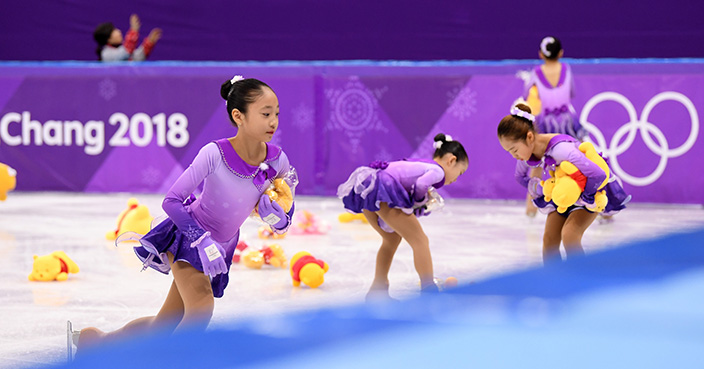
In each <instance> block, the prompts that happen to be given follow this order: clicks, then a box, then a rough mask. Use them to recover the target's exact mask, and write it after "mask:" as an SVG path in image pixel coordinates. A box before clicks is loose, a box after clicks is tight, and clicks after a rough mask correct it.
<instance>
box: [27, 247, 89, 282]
mask: <svg viewBox="0 0 704 369" xmlns="http://www.w3.org/2000/svg"><path fill="white" fill-rule="evenodd" d="M69 273H78V265H77V264H76V263H74V262H73V260H71V258H69V257H68V256H67V255H66V253H64V252H63V251H54V252H52V253H51V254H49V255H43V256H37V255H34V265H33V266H32V273H31V274H30V275H29V280H30V281H65V280H67V279H68V274H69Z"/></svg>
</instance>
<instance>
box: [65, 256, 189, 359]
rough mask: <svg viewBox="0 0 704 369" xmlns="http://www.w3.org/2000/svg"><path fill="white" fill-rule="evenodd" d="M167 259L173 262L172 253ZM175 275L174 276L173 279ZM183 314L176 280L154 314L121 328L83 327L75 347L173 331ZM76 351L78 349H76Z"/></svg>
mask: <svg viewBox="0 0 704 369" xmlns="http://www.w3.org/2000/svg"><path fill="white" fill-rule="evenodd" d="M168 256H169V261H171V262H172V264H173V255H172V254H171V253H168ZM175 278H176V277H175V276H174V279H175ZM183 314H184V303H183V300H182V298H181V294H180V293H179V291H178V288H177V285H176V281H175V280H174V282H172V283H171V288H170V289H169V293H168V294H167V295H166V300H164V304H163V305H162V307H161V309H160V310H159V313H158V314H157V315H156V316H147V317H142V318H138V319H135V320H133V321H131V322H129V323H127V324H126V325H125V326H123V327H122V328H120V329H118V330H115V331H112V332H108V333H105V332H103V331H101V330H100V329H98V328H95V327H89V328H84V329H82V330H81V332H80V336H79V339H78V343H77V347H78V348H79V349H81V348H84V347H89V346H92V345H95V344H98V343H101V342H103V341H106V340H114V339H121V338H124V337H129V336H131V335H138V334H141V333H144V332H148V331H149V330H151V329H164V330H167V331H170V332H173V331H174V330H175V329H176V327H177V326H178V324H179V323H180V322H181V319H182V318H183ZM77 353H78V351H77Z"/></svg>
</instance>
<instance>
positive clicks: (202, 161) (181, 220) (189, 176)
mask: <svg viewBox="0 0 704 369" xmlns="http://www.w3.org/2000/svg"><path fill="white" fill-rule="evenodd" d="M211 145H215V143H210V144H208V145H206V146H205V147H203V148H202V149H201V150H200V152H198V155H196V158H195V159H193V162H192V163H191V165H189V166H188V168H186V170H185V171H184V172H183V174H181V176H180V177H179V178H178V179H177V180H176V182H174V184H173V186H171V188H170V189H169V192H168V193H167V194H166V197H165V198H164V202H163V203H162V208H163V209H164V211H165V212H166V214H167V215H168V216H169V218H170V219H171V220H172V221H173V222H174V224H175V225H176V227H178V229H179V230H181V232H183V233H184V234H185V235H186V236H187V237H188V238H189V240H190V241H191V242H193V241H195V240H197V239H198V238H200V237H201V236H202V235H203V233H205V231H204V230H203V229H202V228H201V227H200V226H199V225H198V223H196V221H195V220H194V219H193V217H192V216H191V214H190V213H189V212H188V210H187V208H186V205H185V204H184V202H185V201H186V199H188V198H189V197H190V196H191V194H192V193H193V191H195V189H196V188H197V187H198V185H200V183H201V182H203V180H204V179H205V177H207V176H208V175H210V174H212V173H213V171H214V170H215V165H216V160H220V154H219V152H218V151H217V148H216V147H215V146H212V147H211Z"/></svg>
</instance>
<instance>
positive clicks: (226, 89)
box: [220, 79, 232, 101]
mask: <svg viewBox="0 0 704 369" xmlns="http://www.w3.org/2000/svg"><path fill="white" fill-rule="evenodd" d="M231 88H232V84H231V83H230V80H229V79H228V80H227V81H225V82H223V84H222V85H221V86H220V96H222V98H223V99H225V101H227V97H228V96H229V95H230V89H231Z"/></svg>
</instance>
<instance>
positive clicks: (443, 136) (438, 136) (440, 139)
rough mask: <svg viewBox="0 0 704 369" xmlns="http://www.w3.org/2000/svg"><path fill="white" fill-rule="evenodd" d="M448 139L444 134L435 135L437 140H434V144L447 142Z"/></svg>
mask: <svg viewBox="0 0 704 369" xmlns="http://www.w3.org/2000/svg"><path fill="white" fill-rule="evenodd" d="M446 140H447V138H446V137H445V134H444V133H438V134H436V135H435V138H433V142H438V141H440V142H445V141H446Z"/></svg>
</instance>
